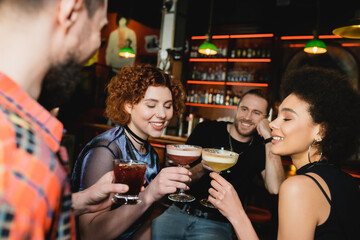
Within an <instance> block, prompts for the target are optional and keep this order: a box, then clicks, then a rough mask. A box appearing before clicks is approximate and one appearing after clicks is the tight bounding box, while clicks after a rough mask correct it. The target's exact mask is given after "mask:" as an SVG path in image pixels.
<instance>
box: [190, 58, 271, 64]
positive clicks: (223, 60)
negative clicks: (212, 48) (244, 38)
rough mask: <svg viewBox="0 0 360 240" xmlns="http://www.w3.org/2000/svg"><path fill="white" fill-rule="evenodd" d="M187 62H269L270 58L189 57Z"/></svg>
mask: <svg viewBox="0 0 360 240" xmlns="http://www.w3.org/2000/svg"><path fill="white" fill-rule="evenodd" d="M189 62H242V63H269V62H271V59H270V58H190V59H189Z"/></svg>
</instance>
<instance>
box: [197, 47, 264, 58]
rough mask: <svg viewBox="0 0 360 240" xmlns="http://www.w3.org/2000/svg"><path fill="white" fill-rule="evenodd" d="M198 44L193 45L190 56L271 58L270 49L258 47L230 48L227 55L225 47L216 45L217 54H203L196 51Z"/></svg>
mask: <svg viewBox="0 0 360 240" xmlns="http://www.w3.org/2000/svg"><path fill="white" fill-rule="evenodd" d="M198 49H199V46H197V45H193V46H192V47H191V51H190V58H228V57H229V58H271V50H270V49H266V48H259V47H244V48H238V49H232V50H231V52H230V54H229V55H230V56H228V49H227V47H223V46H217V54H215V55H205V54H201V53H199V52H198Z"/></svg>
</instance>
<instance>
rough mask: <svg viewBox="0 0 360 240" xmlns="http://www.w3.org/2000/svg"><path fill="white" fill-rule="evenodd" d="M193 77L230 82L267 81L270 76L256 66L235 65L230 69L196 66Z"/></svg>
mask: <svg viewBox="0 0 360 240" xmlns="http://www.w3.org/2000/svg"><path fill="white" fill-rule="evenodd" d="M190 78H191V79H193V80H203V81H225V80H226V81H228V82H259V83H262V82H264V83H267V82H268V80H269V77H268V76H265V75H263V74H261V73H259V72H257V71H256V69H255V67H234V68H232V69H229V71H228V73H227V74H226V68H225V67H221V66H216V67H215V68H214V67H204V66H194V67H193V71H192V72H191V76H190Z"/></svg>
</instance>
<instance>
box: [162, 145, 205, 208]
mask: <svg viewBox="0 0 360 240" xmlns="http://www.w3.org/2000/svg"><path fill="white" fill-rule="evenodd" d="M201 150H202V147H199V146H194V145H186V144H169V145H166V152H167V155H168V157H169V158H170V159H171V160H173V161H174V162H176V163H177V164H179V165H180V166H182V167H184V166H185V165H188V164H190V163H192V162H194V161H195V160H197V159H198V158H199V157H200V155H201ZM168 198H169V199H170V200H172V201H175V202H192V201H194V200H195V197H194V196H191V195H190V194H185V191H184V189H182V188H181V189H179V192H178V193H173V194H170V195H169V196H168Z"/></svg>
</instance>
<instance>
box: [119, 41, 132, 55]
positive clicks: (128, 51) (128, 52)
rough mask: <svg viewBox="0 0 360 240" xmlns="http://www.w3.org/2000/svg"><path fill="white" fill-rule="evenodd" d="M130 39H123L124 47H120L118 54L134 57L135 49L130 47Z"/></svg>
mask: <svg viewBox="0 0 360 240" xmlns="http://www.w3.org/2000/svg"><path fill="white" fill-rule="evenodd" d="M130 46H131V40H130V39H126V40H125V47H123V48H122V49H120V51H119V56H120V57H124V58H133V57H135V51H134V49H132V48H131V47H130Z"/></svg>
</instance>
